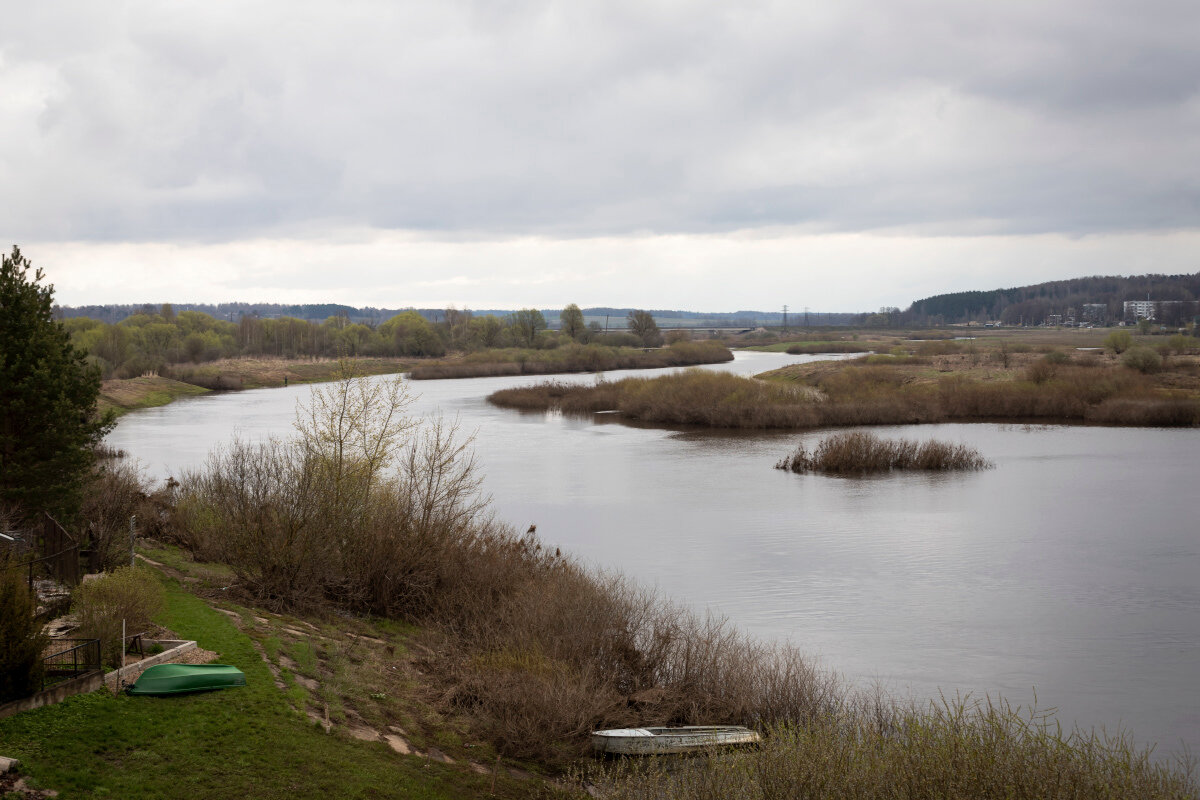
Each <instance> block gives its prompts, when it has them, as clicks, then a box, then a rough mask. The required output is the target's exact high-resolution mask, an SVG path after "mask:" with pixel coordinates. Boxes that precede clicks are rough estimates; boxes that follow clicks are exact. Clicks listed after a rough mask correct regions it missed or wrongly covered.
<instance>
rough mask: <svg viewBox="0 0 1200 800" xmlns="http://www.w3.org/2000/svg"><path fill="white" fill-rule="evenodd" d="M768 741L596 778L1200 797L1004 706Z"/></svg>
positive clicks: (819, 797) (1012, 796)
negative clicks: (745, 749)
mask: <svg viewBox="0 0 1200 800" xmlns="http://www.w3.org/2000/svg"><path fill="white" fill-rule="evenodd" d="M766 734H767V735H766V737H765V741H764V744H763V745H762V746H761V748H760V749H759V750H758V751H757V752H752V753H728V752H713V753H709V754H707V755H706V756H703V757H701V758H699V759H693V760H691V761H690V762H687V763H682V764H681V763H680V762H678V761H670V760H668V759H651V760H645V761H640V762H633V761H625V762H621V763H618V764H616V765H606V766H602V767H597V768H594V769H593V770H591V772H590V774H589V775H588V777H589V778H590V779H591V780H592V782H594V783H596V784H599V785H601V786H602V787H603V789H602V791H603V793H604V796H605V797H607V798H611V800H633V798H643V797H656V798H661V800H677V799H678V800H682V798H687V799H688V800H709V799H710V798H711V800H717V799H718V798H720V800H740V799H741V798H747V799H749V798H755V799H756V800H757V799H759V798H792V797H803V798H813V800H825V799H826V798H828V799H830V800H832V799H833V798H844V797H855V798H863V799H864V800H891V799H892V798H910V799H911V800H942V798H964V799H965V798H992V797H995V798H1005V799H1006V800H1058V799H1059V798H1061V799H1062V800H1066V799H1067V798H1070V799H1071V800H1091V799H1092V798H1096V799H1097V800H1100V799H1101V798H1102V799H1103V800H1110V798H1133V797H1136V798H1139V800H1195V798H1196V797H1197V787H1196V783H1195V781H1194V778H1193V770H1192V767H1191V764H1190V763H1188V762H1183V763H1180V764H1178V765H1169V764H1162V763H1156V762H1154V761H1152V760H1151V758H1150V753H1149V751H1146V750H1138V749H1136V748H1134V747H1133V745H1132V744H1131V743H1130V742H1129V740H1128V739H1127V738H1122V737H1119V736H1118V737H1107V736H1105V735H1102V734H1097V733H1094V732H1084V731H1074V732H1070V733H1066V734H1064V733H1063V731H1062V730H1061V729H1060V728H1059V727H1058V725H1057V724H1056V723H1055V722H1054V720H1053V718H1052V717H1050V716H1048V715H1046V714H1043V713H1040V712H1038V711H1036V710H1034V709H1030V710H1023V709H1020V708H1013V707H1011V706H1010V705H1009V704H1007V703H1005V702H1003V701H1000V700H992V699H984V700H982V701H972V700H971V699H970V698H961V697H959V698H954V699H945V698H943V699H941V700H939V701H934V702H931V703H929V704H928V705H927V706H924V707H921V706H916V705H911V706H899V705H896V704H894V703H892V702H890V701H888V700H886V699H883V698H878V697H875V698H870V697H868V698H866V699H865V700H862V699H860V701H859V702H858V703H857V704H856V705H854V706H851V707H849V708H848V709H847V710H846V712H845V713H843V714H841V715H838V716H835V717H826V718H822V719H819V720H817V721H815V722H814V723H811V724H807V725H801V726H796V725H779V726H774V727H771V728H769V729H768V730H767V731H766Z"/></svg>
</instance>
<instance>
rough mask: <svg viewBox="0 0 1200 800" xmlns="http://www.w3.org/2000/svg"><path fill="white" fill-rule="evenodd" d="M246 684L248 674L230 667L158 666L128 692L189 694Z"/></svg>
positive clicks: (216, 665) (144, 675) (219, 665)
mask: <svg viewBox="0 0 1200 800" xmlns="http://www.w3.org/2000/svg"><path fill="white" fill-rule="evenodd" d="M245 685H246V676H245V674H244V673H243V672H242V671H241V670H240V669H238V668H237V667H231V666H229V665H228V664H156V665H154V666H153V667H148V668H147V669H146V671H145V672H143V673H142V674H141V675H140V676H138V679H137V680H136V681H135V682H134V684H133V685H132V686H130V687H129V688H128V689H126V692H128V693H129V694H144V695H169V694H187V693H189V692H208V691H212V690H213V689H228V688H231V687H234V686H245Z"/></svg>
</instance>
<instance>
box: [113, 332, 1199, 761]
mask: <svg viewBox="0 0 1200 800" xmlns="http://www.w3.org/2000/svg"><path fill="white" fill-rule="evenodd" d="M814 358H816V357H814V356H786V355H781V354H772V353H750V352H742V353H738V354H737V359H736V360H735V361H734V362H732V363H731V364H725V365H716V366H713V367H709V368H710V369H727V370H732V371H735V372H739V373H741V374H754V373H756V372H761V371H764V370H767V369H773V368H775V367H778V366H782V365H784V364H787V363H795V362H800V361H808V360H813V359H814ZM825 358H829V357H828V356H825ZM663 371H664V370H653V371H641V372H637V373H609V374H608V375H607V376H606V377H607V378H609V379H612V378H617V377H621V376H623V375H626V374H637V375H640V376H649V375H653V374H656V373H660V372H663ZM555 379H557V380H570V381H583V382H590V381H593V380H596V376H592V375H575V376H557V377H556V378H555ZM541 380H545V378H524V377H521V378H480V379H464V380H445V381H414V382H412V389H413V391H414V392H415V393H417V394H419V398H418V400H417V401H416V403H415V404H414V407H413V410H414V412H415V413H418V414H430V413H441V414H443V415H444V416H446V417H448V418H455V417H457V418H458V420H459V422H460V424H461V426H462V428H463V429H464V430H466V431H468V432H474V433H475V437H476V439H475V449H476V453H477V455H478V458H479V461H480V464H481V467H482V470H483V472H484V474H485V475H486V481H485V486H486V490H487V491H488V492H489V493H490V494H491V495H492V496H493V498H494V506H495V509H496V511H497V514H498V516H499V517H500V518H501V519H504V520H507V521H509V522H511V523H513V524H514V525H516V526H518V527H519V528H521V529H524V528H525V527H526V526H528V525H529V524H530V523H536V525H537V528H538V534H539V535H540V536H541V538H542V540H543V541H544V542H546V543H548V544H550V545H551V546H558V547H561V548H562V549H563V550H564V551H565V552H567V553H570V554H573V555H574V556H576V557H578V558H579V559H581V560H583V561H585V562H586V563H590V564H594V565H597V566H600V567H605V568H614V569H618V570H620V571H621V572H623V573H625V574H627V575H630V576H632V577H634V578H636V579H638V580H639V581H641V582H643V583H646V584H650V585H653V586H656V587H657V588H658V589H659V590H660V591H661V593H662V594H663V595H664V596H666V597H670V598H673V599H675V600H678V601H681V602H684V603H686V604H688V605H690V606H691V607H693V608H695V609H697V610H700V611H705V610H711V611H713V612H715V613H718V614H721V615H724V616H726V617H728V618H729V619H730V620H731V621H732V622H733V623H734V624H736V625H737V626H738V627H740V628H742V629H744V630H747V631H749V632H752V633H754V634H756V635H759V636H762V637H767V638H771V639H779V640H787V641H790V642H792V643H793V644H795V645H797V646H799V647H800V648H801V649H803V650H804V651H806V652H809V653H811V654H813V655H814V656H816V657H819V658H820V659H821V661H822V663H823V664H824V665H825V666H826V667H828V668H830V669H834V670H836V671H839V672H841V673H843V674H845V675H846V676H847V677H848V678H851V679H853V680H855V681H856V682H858V683H861V684H863V685H872V684H875V683H878V684H880V685H882V686H883V687H884V688H886V689H887V690H889V691H891V692H892V693H894V694H897V695H901V696H909V695H913V696H916V697H920V698H924V697H937V696H938V693H939V692H941V693H944V694H946V695H950V696H953V695H954V694H955V693H959V692H962V693H966V692H970V693H972V694H973V695H975V696H982V695H984V694H985V693H986V694H990V695H991V696H993V697H995V696H997V695H1001V696H1003V697H1005V698H1007V699H1008V700H1010V701H1011V702H1013V703H1020V704H1022V705H1025V704H1028V703H1029V702H1030V701H1031V700H1032V699H1033V696H1034V692H1035V691H1036V696H1037V701H1038V706H1039V707H1042V708H1047V707H1055V708H1057V709H1058V715H1059V719H1061V720H1062V721H1063V723H1064V726H1066V727H1068V728H1069V727H1070V726H1071V725H1072V724H1073V723H1074V722H1076V721H1077V722H1078V723H1079V724H1080V725H1083V726H1085V727H1088V728H1091V727H1101V726H1103V727H1105V728H1106V729H1107V730H1108V731H1109V732H1110V733H1112V732H1116V731H1118V730H1119V731H1131V732H1132V733H1133V735H1134V736H1135V738H1136V741H1137V742H1138V743H1139V744H1141V745H1146V744H1151V743H1157V749H1156V755H1157V756H1158V757H1166V756H1171V755H1173V754H1177V753H1180V752H1182V750H1183V749H1184V748H1185V747H1186V748H1189V749H1190V750H1191V751H1192V752H1193V753H1200V690H1198V689H1197V677H1196V676H1197V675H1200V519H1198V515H1197V512H1196V509H1197V507H1198V503H1197V500H1196V497H1195V487H1196V486H1197V485H1198V481H1197V477H1198V476H1200V431H1197V430H1167V429H1153V428H1151V429H1145V428H1141V429H1135V428H1102V427H1068V426H1039V427H1027V426H1019V425H994V424H973V425H928V426H902V427H890V428H876V429H874V430H875V432H876V433H878V434H880V435H884V436H903V437H906V438H910V439H928V438H936V439H941V440H948V441H952V442H960V441H961V442H965V443H967V444H970V445H972V446H973V447H975V448H977V449H978V450H980V451H981V452H982V453H983V455H984V456H986V457H987V458H989V459H991V460H992V461H993V462H994V463H995V468H994V469H990V470H987V471H984V472H978V473H964V474H951V475H943V474H937V475H919V474H903V475H889V476H884V477H878V478H867V479H846V478H830V477H824V476H815V475H793V474H790V473H785V472H782V471H779V470H775V469H773V468H772V467H773V465H774V464H775V462H776V461H778V460H779V459H780V458H781V457H782V456H784V455H785V454H787V453H788V452H790V451H791V450H793V449H794V448H795V447H796V446H797V445H798V444H800V443H802V442H803V443H805V444H807V445H809V446H811V445H812V444H814V443H815V442H817V441H819V440H820V439H821V438H822V437H823V436H825V435H827V433H828V432H821V431H818V432H807V433H804V434H797V433H778V432H776V433H750V434H746V433H739V434H729V433H716V432H711V431H694V430H662V429H655V428H643V427H632V426H627V425H623V424H619V423H617V422H616V421H615V420H613V419H611V418H607V417H606V416H605V415H600V416H599V417H597V418H596V420H595V421H593V420H591V419H587V420H584V419H576V418H571V417H564V416H562V415H560V414H542V413H537V414H528V413H518V412H514V411H509V410H505V409H499V408H495V407H493V406H490V405H489V404H488V403H487V402H486V401H485V398H486V396H487V395H488V394H489V393H490V392H492V391H495V390H496V389H498V388H501V387H505V386H513V385H519V384H524V383H536V382H539V381H541ZM309 391H310V389H309V387H305V386H293V387H290V388H284V389H264V390H255V391H247V392H239V393H230V394H218V395H208V396H203V397H197V398H191V399H185V400H179V401H176V402H175V403H172V404H171V405H169V406H164V407H162V408H156V409H146V410H143V411H138V412H135V413H132V414H129V415H127V416H125V417H124V418H122V420H121V421H120V423H119V424H118V426H117V428H116V430H114V431H113V433H112V434H111V435H110V436H109V442H110V443H111V444H112V445H113V446H115V447H119V448H122V449H124V450H125V451H127V452H128V453H129V454H130V455H131V456H132V457H134V458H136V459H138V460H139V462H140V463H141V464H142V465H143V467H144V469H145V470H146V472H147V474H148V475H149V476H151V477H153V478H157V479H165V478H166V477H167V476H168V475H174V476H179V475H180V474H181V473H182V472H183V471H184V470H187V469H190V468H195V467H197V466H199V465H201V464H202V463H203V461H204V459H205V458H206V456H207V454H208V453H209V452H210V451H211V450H212V449H213V447H215V446H217V445H219V444H222V443H226V442H228V441H230V440H231V439H232V438H233V437H234V436H240V437H242V438H246V439H256V438H260V437H263V436H266V435H287V434H288V433H289V432H290V426H291V422H292V419H293V418H294V413H295V408H296V404H297V402H301V401H303V400H304V398H306V397H307V396H308V394H309Z"/></svg>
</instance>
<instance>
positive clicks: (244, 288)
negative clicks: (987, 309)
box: [25, 230, 1200, 311]
mask: <svg viewBox="0 0 1200 800" xmlns="http://www.w3.org/2000/svg"><path fill="white" fill-rule="evenodd" d="M1198 248H1200V233H1175V234H1119V235H1105V236H1087V237H1082V238H1071V237H1065V236H1061V235H1058V234H1042V235H1036V236H964V237H950V236H943V237H932V238H931V237H920V236H907V235H881V234H869V233H836V234H829V233H825V234H811V233H804V232H798V231H788V230H773V231H770V232H757V233H734V234H705V235H697V234H672V235H662V236H620V237H617V236H613V237H598V238H572V239H552V238H546V237H533V236H525V237H514V238H509V239H499V240H475V241H455V240H444V239H434V238H429V237H425V236H416V235H412V234H397V233H390V232H375V233H369V232H363V231H359V232H357V233H350V232H344V233H343V235H342V236H340V237H338V238H335V239H329V240H304V241H300V240H296V239H255V240H247V241H243V242H238V243H229V244H208V245H203V244H193V245H176V244H145V245H135V244H124V243H113V244H97V243H68V244H57V243H52V242H43V243H33V244H32V245H31V246H30V247H27V248H25V251H26V252H27V253H34V252H36V253H38V254H39V255H38V257H37V259H36V260H35V263H36V264H37V265H39V266H42V267H44V268H45V269H46V270H47V272H48V274H50V275H51V277H52V279H53V280H54V282H55V283H56V289H57V294H56V299H57V301H58V302H60V303H62V304H64V305H84V304H88V303H106V302H111V303H115V302H125V303H130V302H138V303H140V302H150V303H160V302H164V301H169V302H176V303H182V302H221V301H225V300H229V299H231V298H237V299H242V300H247V301H267V302H282V303H325V302H341V303H346V304H348V305H353V306H375V307H386V308H403V307H408V306H415V307H419V308H438V307H446V306H449V305H455V306H458V307H464V306H466V307H469V308H497V307H498V308H521V307H525V306H537V307H543V308H559V307H562V306H564V305H566V304H567V303H572V302H574V303H578V304H579V305H581V306H596V305H629V306H640V307H644V308H691V309H696V310H710V311H728V310H737V309H768V310H769V309H774V308H776V307H779V306H781V305H782V304H784V303H787V304H788V305H789V306H790V307H792V308H794V309H799V308H803V307H804V306H809V307H811V308H814V309H822V310H826V311H835V310H840V311H860V310H864V309H873V308H878V307H879V306H901V307H903V306H907V305H908V304H909V303H910V302H911V301H913V300H915V299H918V298H920V297H924V296H927V295H931V294H937V293H940V292H949V291H962V290H967V289H979V288H985V289H991V288H1000V287H1007V286H1018V285H1022V284H1026V283H1032V282H1036V281H1038V280H1041V279H1043V278H1044V277H1045V276H1047V275H1053V276H1056V277H1063V278H1065V277H1074V276H1083V275H1096V274H1114V273H1131V272H1137V273H1145V272H1159V273H1179V272H1186V271H1188V270H1189V269H1191V268H1192V266H1193V265H1194V254H1195V253H1196V252H1197V251H1198ZM998 276H1003V277H998Z"/></svg>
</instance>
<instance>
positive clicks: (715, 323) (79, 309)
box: [58, 303, 862, 330]
mask: <svg viewBox="0 0 1200 800" xmlns="http://www.w3.org/2000/svg"><path fill="white" fill-rule="evenodd" d="M169 305H170V306H171V307H172V308H174V310H175V311H176V312H179V311H199V312H201V313H202V314H208V315H209V316H211V317H214V318H216V319H223V320H225V321H226V322H234V323H236V322H239V321H240V320H241V318H242V317H257V318H259V319H282V318H291V319H302V320H308V321H310V322H324V321H325V320H327V319H330V318H331V317H339V318H341V319H343V320H345V321H346V322H351V323H357V324H361V325H369V326H377V325H381V324H383V323H384V322H386V321H387V320H389V319H391V318H392V317H394V316H396V315H398V314H402V313H404V312H406V311H415V312H416V313H418V314H420V315H421V316H422V317H424V318H425V319H427V320H429V321H430V322H441V321H443V320H445V319H446V314H447V309H444V308H411V307H410V308H394V309H389V308H374V307H372V306H366V307H364V308H355V307H354V306H347V305H340V304H338V303H310V304H303V305H284V304H281V303H170V304H169ZM160 308H161V305H158V304H153V303H132V304H131V303H125V304H108V305H90V306H60V307H59V308H58V312H59V314H60V315H61V316H62V317H63V318H64V319H69V318H72V317H87V318H88V319H94V320H97V321H99V322H105V323H108V324H109V325H115V324H116V323H118V322H121V321H123V320H125V319H128V318H129V317H133V316H137V315H139V314H146V315H150V314H157V313H158V312H159V310H160ZM462 310H463V311H465V310H466V309H462ZM539 310H540V311H541V313H542V314H543V316H545V318H546V320H547V322H549V323H550V327H551V328H555V327H557V325H558V318H559V313H560V312H561V311H562V309H560V308H543V309H539ZM632 310H634V309H632V308H610V307H606V306H595V307H592V308H585V309H583V316H584V320H585V321H587V322H598V323H599V324H600V325H601V326H602V327H603V326H604V324H605V322H606V320H607V322H608V327H609V329H610V330H622V329H624V327H625V319H626V316H627V315H628V314H629V312H630V311H632ZM449 313H451V314H453V313H455V309H450V312H449ZM470 313H471V314H472V315H474V316H495V317H499V318H500V319H504V318H506V317H508V316H509V315H511V314H513V313H514V310H513V309H494V308H493V309H471V311H470ZM650 313H651V315H653V316H654V319H655V321H656V322H657V323H658V325H659V327H664V328H693V327H694V328H735V327H744V328H754V327H758V326H760V325H761V326H774V325H781V324H783V322H784V319H783V317H784V313H783V311H727V312H725V311H716V312H709V311H680V310H667V309H651V310H650ZM861 317H862V315H861V314H855V313H831V312H824V311H792V312H789V313H788V316H787V322H788V324H789V326H791V327H798V326H801V325H812V326H819V325H852V324H855V323H856V322H858V321H859V320H860V319H861Z"/></svg>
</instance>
